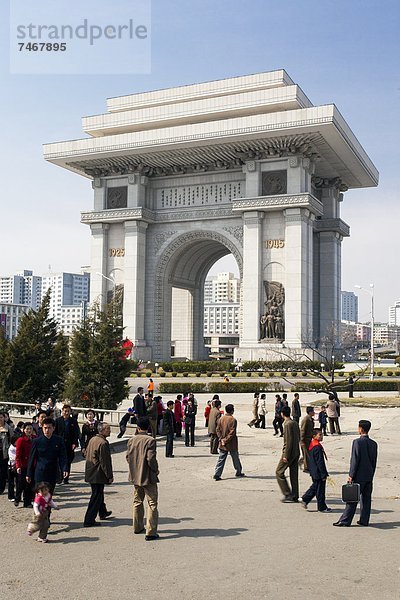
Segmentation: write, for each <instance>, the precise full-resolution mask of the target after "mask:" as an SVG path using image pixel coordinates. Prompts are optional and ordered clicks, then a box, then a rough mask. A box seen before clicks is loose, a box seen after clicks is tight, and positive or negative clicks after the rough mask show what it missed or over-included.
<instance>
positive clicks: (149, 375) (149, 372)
mask: <svg viewBox="0 0 400 600" xmlns="http://www.w3.org/2000/svg"><path fill="white" fill-rule="evenodd" d="M144 376H145V377H151V376H152V372H151V371H147V373H144Z"/></svg>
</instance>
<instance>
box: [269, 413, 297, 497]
mask: <svg viewBox="0 0 400 600" xmlns="http://www.w3.org/2000/svg"><path fill="white" fill-rule="evenodd" d="M281 415H282V418H283V421H284V423H283V448H282V456H281V459H280V461H279V463H278V466H277V467H276V472H275V474H276V479H277V481H278V484H279V487H280V489H281V492H282V494H283V498H282V502H285V503H286V502H298V501H299V457H300V448H299V442H300V429H299V424H298V423H296V421H293V420H292V419H291V418H290V408H289V406H283V407H282V411H281ZM286 469H289V477H290V487H289V485H288V482H287V479H286V477H285V471H286Z"/></svg>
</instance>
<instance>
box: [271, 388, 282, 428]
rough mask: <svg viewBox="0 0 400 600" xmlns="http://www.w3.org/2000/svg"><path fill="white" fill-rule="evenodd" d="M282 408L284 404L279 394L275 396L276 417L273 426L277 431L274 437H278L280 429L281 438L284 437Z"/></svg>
mask: <svg viewBox="0 0 400 600" xmlns="http://www.w3.org/2000/svg"><path fill="white" fill-rule="evenodd" d="M282 408H283V403H282V398H281V397H280V395H279V394H276V395H275V416H274V420H273V421H272V426H273V428H274V430H275V433H274V435H278V428H279V431H280V437H283V425H282V423H283V419H282V416H281V412H282Z"/></svg>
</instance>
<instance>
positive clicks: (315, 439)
mask: <svg viewBox="0 0 400 600" xmlns="http://www.w3.org/2000/svg"><path fill="white" fill-rule="evenodd" d="M322 439H323V433H322V431H321V430H320V429H314V430H313V434H312V440H311V442H310V445H309V446H308V459H307V464H308V470H309V472H310V475H311V479H312V484H311V486H310V487H309V489H308V490H307V491H306V493H305V494H303V496H302V498H301V503H302V505H303V506H304V508H307V506H308V504H309V503H310V502H311V500H312V499H313V498H314V496H315V497H316V499H317V509H318V512H323V513H329V512H332V509H331V508H329V507H328V506H327V505H326V500H325V488H326V479H327V477H328V475H329V473H328V471H327V469H326V465H325V452H324V449H323V447H322V444H321V441H322Z"/></svg>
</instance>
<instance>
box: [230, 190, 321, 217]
mask: <svg viewBox="0 0 400 600" xmlns="http://www.w3.org/2000/svg"><path fill="white" fill-rule="evenodd" d="M285 208H309V209H310V210H311V211H312V212H313V213H315V214H316V215H322V213H323V206H322V203H321V202H320V201H319V200H317V198H315V196H313V195H312V194H290V195H288V194H287V195H284V196H280V195H279V196H255V197H253V198H242V199H240V200H235V201H234V202H233V203H232V210H233V212H236V211H248V210H263V211H267V210H274V211H276V210H283V209H285Z"/></svg>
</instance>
